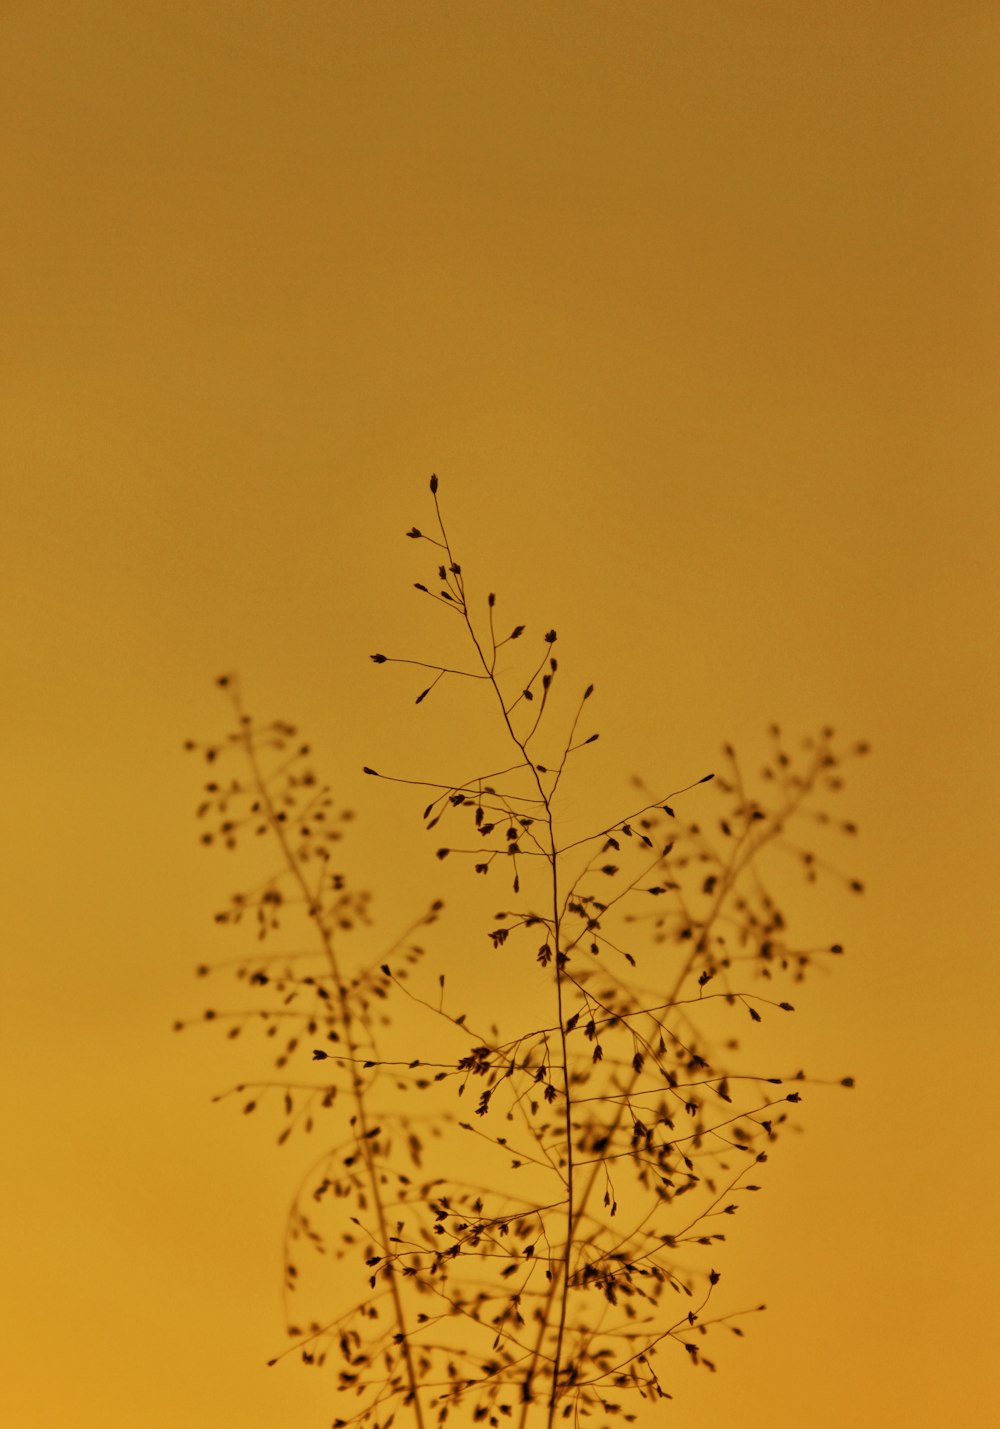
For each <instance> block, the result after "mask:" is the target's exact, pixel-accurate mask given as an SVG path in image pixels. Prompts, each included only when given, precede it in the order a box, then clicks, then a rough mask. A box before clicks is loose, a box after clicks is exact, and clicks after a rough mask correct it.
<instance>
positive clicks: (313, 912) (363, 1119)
mask: <svg viewBox="0 0 1000 1429" xmlns="http://www.w3.org/2000/svg"><path fill="white" fill-rule="evenodd" d="M232 698H233V704H234V706H235V709H236V714H237V718H238V720H239V727H240V733H241V737H242V742H243V747H244V749H245V751H246V757H247V760H248V762H249V765H250V769H251V771H252V773H253V778H254V783H255V784H256V787H257V793H258V795H259V797H260V801H261V807H262V809H263V811H264V815H265V817H266V819H267V821H268V824H269V825H270V827H271V830H272V832H273V833H274V836H275V838H276V839H277V841H278V844H279V846H280V848H281V852H282V854H283V856H284V859H285V863H286V865H287V867H288V871H289V872H290V874H291V875H292V877H293V878H294V880H295V882H296V883H297V884H298V886H299V888H300V890H301V892H302V896H303V898H304V900H305V903H306V907H307V909H308V913H309V916H310V918H311V919H312V920H313V923H314V924H315V927H316V932H317V935H318V937H319V940H320V943H321V945H322V949H323V953H324V955H325V956H326V959H327V962H328V964H329V967H330V973H331V976H332V977H333V982H334V986H335V988H336V991H337V1000H338V1005H339V1009H340V1016H341V1022H342V1025H343V1029H344V1038H345V1041H346V1043H347V1048H348V1056H349V1058H350V1059H351V1061H352V1062H354V1063H357V1062H358V1061H360V1060H362V1059H361V1056H360V1051H361V1049H360V1046H359V1044H358V1042H357V1041H356V1039H355V1036H354V1030H353V1028H354V1015H353V1013H352V1010H351V1005H350V1000H349V998H348V996H347V988H346V985H345V983H344V981H343V978H342V977H341V974H340V968H339V965H338V962H337V954H336V950H335V949H334V945H333V937H332V935H331V933H330V929H329V928H328V926H327V924H326V922H325V920H324V918H323V908H322V904H321V902H320V896H319V892H318V891H317V892H316V893H314V892H313V890H312V889H311V888H310V886H309V883H308V880H307V879H306V876H305V874H304V873H303V871H302V865H301V861H300V860H299V859H298V857H297V856H296V854H295V851H294V849H293V848H292V846H291V844H290V843H289V841H288V836H287V834H286V832H285V826H284V823H283V822H282V821H281V819H279V817H278V811H277V810H276V809H275V807H274V803H273V801H272V799H271V795H270V792H269V790H268V787H267V781H266V779H265V778H264V774H263V771H262V770H261V767H260V762H259V760H258V758H257V751H256V749H255V747H254V742H253V737H252V726H251V722H250V719H249V716H247V715H246V714H245V713H244V711H243V707H242V702H241V700H240V697H239V694H238V692H237V691H236V690H233V691H232ZM351 1092H352V1094H353V1097H354V1105H355V1108H356V1110H357V1118H358V1128H359V1136H358V1141H359V1144H360V1148H361V1154H362V1157H363V1159H364V1163H365V1170H366V1172H367V1175H368V1181H369V1185H370V1187H371V1194H372V1201H373V1204H374V1206H375V1212H376V1217H377V1219H378V1228H379V1236H380V1239H381V1243H382V1249H383V1251H385V1250H387V1249H388V1247H389V1228H388V1225H387V1223H386V1218H385V1207H384V1205H383V1201H382V1188H381V1185H380V1183H379V1177H378V1173H377V1170H376V1167H375V1153H374V1149H373V1146H372V1139H371V1127H370V1126H369V1123H368V1113H367V1108H366V1106H365V1099H364V1093H363V1087H362V1080H361V1076H360V1073H359V1072H358V1071H357V1070H356V1068H355V1069H354V1070H352V1072H351ZM385 1275H386V1277H387V1279H388V1281H389V1293H390V1296H391V1298H392V1305H393V1311H394V1313H395V1317H396V1323H397V1325H398V1327H399V1336H400V1346H401V1350H402V1355H403V1363H404V1367H405V1370H406V1381H407V1387H408V1392H407V1396H406V1397H407V1400H408V1402H410V1403H411V1404H412V1405H413V1412H414V1417H415V1419H416V1423H417V1429H425V1421H424V1415H423V1408H422V1406H421V1403H420V1390H419V1385H418V1382H417V1371H416V1365H415V1364H414V1361H413V1355H412V1351H411V1348H410V1340H409V1334H408V1331H407V1328H406V1316H405V1313H404V1310H403V1301H402V1296H401V1294H400V1290H399V1285H398V1282H397V1279H396V1274H395V1269H394V1267H393V1265H392V1262H391V1261H387V1262H386V1265H385Z"/></svg>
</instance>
